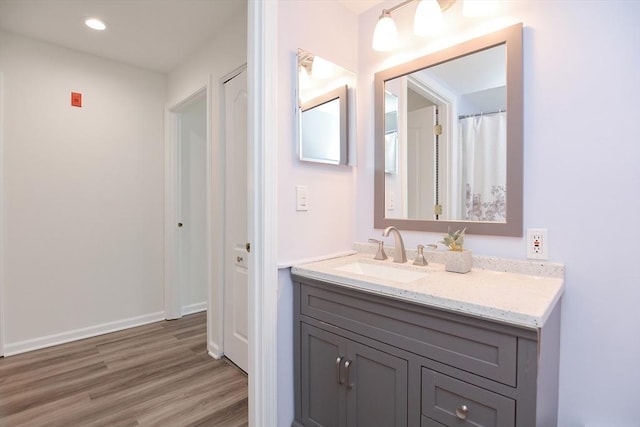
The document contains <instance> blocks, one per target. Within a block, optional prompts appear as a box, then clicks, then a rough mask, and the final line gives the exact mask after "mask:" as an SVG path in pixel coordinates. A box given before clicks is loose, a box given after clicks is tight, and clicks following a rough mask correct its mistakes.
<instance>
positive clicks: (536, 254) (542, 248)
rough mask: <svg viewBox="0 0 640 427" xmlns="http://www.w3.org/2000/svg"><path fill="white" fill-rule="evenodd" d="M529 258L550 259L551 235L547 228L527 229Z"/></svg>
mask: <svg viewBox="0 0 640 427" xmlns="http://www.w3.org/2000/svg"><path fill="white" fill-rule="evenodd" d="M527 258H529V259H549V234H548V233H547V229H546V228H529V229H527Z"/></svg>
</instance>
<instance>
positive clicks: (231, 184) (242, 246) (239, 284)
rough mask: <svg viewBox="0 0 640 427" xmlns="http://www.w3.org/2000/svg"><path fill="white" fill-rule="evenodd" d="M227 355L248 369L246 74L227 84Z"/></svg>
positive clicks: (244, 368) (242, 367)
mask: <svg viewBox="0 0 640 427" xmlns="http://www.w3.org/2000/svg"><path fill="white" fill-rule="evenodd" d="M224 102H225V151H226V153H225V166H226V172H225V197H224V205H225V207H224V211H225V221H224V222H225V227H224V228H225V229H224V235H225V239H224V270H225V275H224V276H225V277H224V279H225V283H224V353H225V355H226V356H227V357H228V358H229V359H231V360H232V361H233V362H234V363H235V364H236V365H238V366H239V367H240V368H241V369H243V370H244V371H245V372H246V371H247V369H248V364H249V363H248V335H249V329H248V324H249V315H248V310H247V309H248V298H247V295H248V289H247V288H248V283H249V274H248V270H247V267H248V265H249V263H248V259H247V257H248V256H249V252H248V251H247V247H246V245H247V242H248V240H247V239H248V232H247V230H248V223H247V72H246V70H243V71H242V72H241V73H240V74H238V75H237V76H235V77H233V78H232V79H231V80H229V81H227V82H225V84H224Z"/></svg>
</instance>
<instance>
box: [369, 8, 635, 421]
mask: <svg viewBox="0 0 640 427" xmlns="http://www.w3.org/2000/svg"><path fill="white" fill-rule="evenodd" d="M394 3H396V2H395V1H389V2H385V3H384V4H383V5H381V7H380V8H374V10H370V11H369V12H368V13H365V14H363V15H361V16H360V26H359V49H358V51H359V55H360V56H359V68H358V79H359V85H358V107H359V108H358V133H359V136H360V137H359V147H358V152H359V154H360V156H359V159H358V164H359V167H358V174H357V176H358V185H357V190H358V191H357V198H356V206H357V208H356V209H357V214H356V215H357V218H358V222H357V235H356V239H357V240H359V241H364V240H366V239H367V238H368V237H370V236H372V235H377V234H379V233H380V230H374V229H373V215H372V213H371V206H372V204H373V168H374V166H373V90H372V85H373V73H374V72H376V71H379V70H382V69H385V68H387V67H389V66H391V65H395V64H397V63H398V62H402V61H404V60H406V59H408V58H413V57H416V56H419V55H421V54H424V53H427V52H428V51H431V50H434V49H439V48H440V47H444V46H446V45H449V44H452V43H454V42H455V41H457V40H461V39H464V38H471V37H472V36H474V35H476V34H479V33H480V32H483V31H491V30H492V29H496V28H497V27H496V26H506V25H508V24H512V23H516V22H523V24H524V97H525V99H524V112H525V113H524V114H525V116H524V132H525V138H524V145H525V153H524V181H525V182H524V200H525V205H524V226H525V228H534V227H543V228H548V230H549V243H550V255H551V260H552V261H558V262H564V263H565V266H566V292H565V296H564V298H563V301H562V346H561V366H560V409H559V411H560V412H559V420H558V425H560V426H581V425H583V424H584V425H606V426H616V427H622V426H637V425H638V419H637V414H636V407H637V405H638V403H640V369H638V366H637V363H638V360H640V334H638V327H639V326H640V311H638V309H637V304H638V301H640V273H639V272H638V270H637V269H636V265H637V264H638V260H637V258H638V253H639V252H638V248H637V244H638V242H639V241H640V226H638V221H637V217H638V211H639V210H640V197H638V194H639V191H640V190H639V188H640V168H638V165H637V162H638V159H639V158H640V144H638V140H639V138H638V133H637V126H636V125H637V123H638V120H639V119H640V104H638V102H637V100H638V99H640V78H639V77H638V76H640V50H639V49H638V46H639V44H640V2H635V1H606V2H605V1H588V0H585V1H558V2H538V1H534V0H520V1H515V0H514V1H509V2H501V3H500V4H501V7H502V8H503V9H502V10H501V11H500V12H499V14H498V15H497V16H496V17H494V18H493V19H486V20H481V19H476V20H472V19H467V18H463V17H462V15H461V13H460V7H461V4H459V3H461V2H457V3H456V4H455V5H454V6H453V8H452V10H450V11H449V12H447V13H446V20H447V26H448V28H449V30H448V31H447V32H445V33H444V34H443V35H441V36H440V37H438V38H435V39H431V40H429V39H427V40H422V39H417V38H414V37H412V36H411V35H410V34H409V33H407V30H408V31H411V22H410V20H411V16H412V12H411V11H408V10H407V11H406V12H405V11H404V10H403V11H400V12H398V13H396V14H394V19H395V21H396V23H397V24H398V27H399V28H400V29H401V35H400V36H401V38H402V39H403V40H404V41H405V43H406V44H405V45H404V46H402V47H401V48H400V49H399V50H398V51H396V53H394V54H383V53H378V52H373V51H372V50H371V47H370V46H371V35H372V33H373V27H374V25H375V22H376V21H377V18H378V15H379V13H380V9H381V8H382V7H384V5H387V7H389V6H390V5H393V4H394ZM403 235H404V236H405V243H406V245H407V246H408V247H412V246H414V245H416V244H417V243H425V242H430V241H437V240H439V239H440V236H439V235H436V234H430V233H417V232H403ZM465 242H466V243H468V246H469V248H470V249H472V250H473V251H474V252H475V253H476V254H480V255H494V256H503V257H509V258H524V257H525V249H524V240H523V239H522V238H504V237H489V236H468V238H467V239H465Z"/></svg>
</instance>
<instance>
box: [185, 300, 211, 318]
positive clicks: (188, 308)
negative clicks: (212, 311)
mask: <svg viewBox="0 0 640 427" xmlns="http://www.w3.org/2000/svg"><path fill="white" fill-rule="evenodd" d="M201 311H207V302H206V301H203V302H197V303H195V304H191V305H185V306H184V307H182V315H183V316H186V315H188V314H193V313H199V312H201Z"/></svg>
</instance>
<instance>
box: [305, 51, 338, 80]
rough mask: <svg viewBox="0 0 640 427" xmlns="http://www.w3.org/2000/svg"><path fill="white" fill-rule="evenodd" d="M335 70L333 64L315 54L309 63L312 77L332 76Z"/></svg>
mask: <svg viewBox="0 0 640 427" xmlns="http://www.w3.org/2000/svg"><path fill="white" fill-rule="evenodd" d="M334 72H335V69H334V66H333V64H332V63H331V62H329V61H327V60H326V59H323V58H320V57H319V56H316V57H314V58H313V62H312V63H311V76H312V77H313V78H314V79H328V78H329V77H333V75H334Z"/></svg>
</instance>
